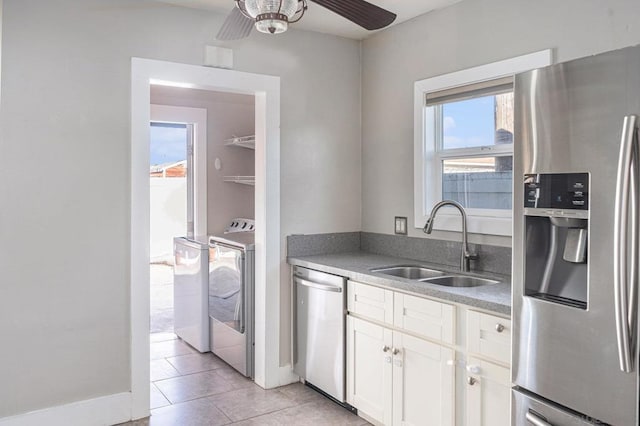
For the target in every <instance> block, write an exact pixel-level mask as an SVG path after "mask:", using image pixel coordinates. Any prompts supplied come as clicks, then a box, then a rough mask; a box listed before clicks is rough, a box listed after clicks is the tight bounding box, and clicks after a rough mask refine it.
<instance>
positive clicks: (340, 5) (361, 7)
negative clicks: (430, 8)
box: [216, 0, 396, 40]
mask: <svg viewBox="0 0 640 426" xmlns="http://www.w3.org/2000/svg"><path fill="white" fill-rule="evenodd" d="M234 1H235V3H236V7H234V8H233V10H232V11H231V13H230V14H229V16H227V19H226V20H225V22H224V24H222V27H221V28H220V31H219V32H218V35H217V36H216V39H218V40H238V39H241V38H245V37H248V36H249V34H250V33H251V30H252V29H253V27H254V26H255V27H256V29H257V30H258V31H260V32H263V33H267V34H278V33H282V32H285V31H286V30H287V28H288V27H289V24H292V23H294V22H298V21H299V20H300V19H301V18H302V16H303V15H304V12H305V11H306V10H307V0H234ZM310 1H312V2H314V3H316V4H319V5H320V6H323V7H325V8H327V9H329V10H330V11H332V12H334V13H337V14H338V15H340V16H342V17H344V18H347V19H348V20H350V21H351V22H353V23H355V24H357V25H360V26H361V27H363V28H365V29H367V30H378V29H380V28H384V27H386V26H387V25H390V24H391V23H392V22H393V21H394V20H395V19H396V15H395V13H391V12H389V11H388V10H385V9H383V8H381V7H378V6H376V5H374V4H371V3H368V2H366V1H364V0H310Z"/></svg>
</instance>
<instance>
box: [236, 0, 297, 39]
mask: <svg viewBox="0 0 640 426" xmlns="http://www.w3.org/2000/svg"><path fill="white" fill-rule="evenodd" d="M235 1H236V5H237V7H238V9H239V10H240V11H241V12H242V13H243V14H244V15H245V16H247V17H248V18H251V19H252V20H253V21H254V22H255V27H256V29H257V30H258V31H260V32H262V33H267V34H279V33H283V32H285V31H286V30H287V29H288V28H289V24H290V23H293V22H298V21H299V20H300V18H302V15H304V11H305V10H306V9H307V2H306V0H235Z"/></svg>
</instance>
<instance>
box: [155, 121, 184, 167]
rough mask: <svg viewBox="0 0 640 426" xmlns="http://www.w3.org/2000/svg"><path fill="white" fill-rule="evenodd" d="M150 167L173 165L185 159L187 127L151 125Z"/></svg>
mask: <svg viewBox="0 0 640 426" xmlns="http://www.w3.org/2000/svg"><path fill="white" fill-rule="evenodd" d="M150 132H151V138H150V150H151V165H152V166H154V165H157V164H164V163H174V162H177V161H182V160H185V159H186V158H187V127H186V126H184V125H183V126H181V127H167V126H162V125H157V124H152V125H151V128H150Z"/></svg>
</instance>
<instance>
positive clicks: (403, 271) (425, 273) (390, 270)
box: [371, 265, 444, 280]
mask: <svg viewBox="0 0 640 426" xmlns="http://www.w3.org/2000/svg"><path fill="white" fill-rule="evenodd" d="M371 272H380V273H381V274H386V275H393V276H394V277H401V278H408V279H410V280H424V279H427V278H434V277H440V276H442V275H444V272H442V271H438V270H436V269H429V268H425V267H422V266H412V265H408V266H385V267H382V268H373V269H371Z"/></svg>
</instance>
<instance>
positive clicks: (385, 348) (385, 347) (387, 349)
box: [382, 345, 391, 352]
mask: <svg viewBox="0 0 640 426" xmlns="http://www.w3.org/2000/svg"><path fill="white" fill-rule="evenodd" d="M389 349H391V348H390V347H389V346H387V345H384V346H383V347H382V352H389Z"/></svg>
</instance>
